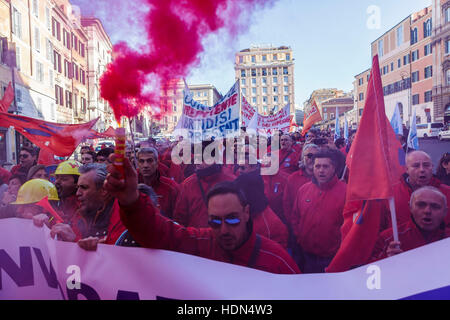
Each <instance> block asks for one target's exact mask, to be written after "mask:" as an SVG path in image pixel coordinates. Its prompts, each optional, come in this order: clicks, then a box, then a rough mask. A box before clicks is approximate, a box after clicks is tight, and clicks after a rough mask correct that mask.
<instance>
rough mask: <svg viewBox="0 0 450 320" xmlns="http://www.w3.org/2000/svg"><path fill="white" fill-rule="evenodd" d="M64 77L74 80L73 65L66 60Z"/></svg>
mask: <svg viewBox="0 0 450 320" xmlns="http://www.w3.org/2000/svg"><path fill="white" fill-rule="evenodd" d="M64 76H65V77H66V78H69V79H72V72H71V65H70V62H69V61H67V60H66V59H64Z"/></svg>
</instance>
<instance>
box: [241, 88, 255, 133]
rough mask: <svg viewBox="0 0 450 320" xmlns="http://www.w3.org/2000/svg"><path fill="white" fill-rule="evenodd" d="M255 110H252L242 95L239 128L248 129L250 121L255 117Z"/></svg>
mask: <svg viewBox="0 0 450 320" xmlns="http://www.w3.org/2000/svg"><path fill="white" fill-rule="evenodd" d="M257 114H258V113H257V110H256V109H255V108H253V107H252V106H251V105H250V103H248V101H247V99H245V97H244V95H242V103H241V122H242V124H241V126H242V127H248V125H249V124H250V122H251V120H252V119H253V118H254V117H256V115H257Z"/></svg>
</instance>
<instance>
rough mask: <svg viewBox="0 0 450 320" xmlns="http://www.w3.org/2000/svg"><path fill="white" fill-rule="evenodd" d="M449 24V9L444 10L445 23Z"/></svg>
mask: <svg viewBox="0 0 450 320" xmlns="http://www.w3.org/2000/svg"><path fill="white" fill-rule="evenodd" d="M448 22H450V7H448V8H447V9H445V23H448Z"/></svg>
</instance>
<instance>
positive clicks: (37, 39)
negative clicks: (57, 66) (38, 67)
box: [34, 27, 41, 52]
mask: <svg viewBox="0 0 450 320" xmlns="http://www.w3.org/2000/svg"><path fill="white" fill-rule="evenodd" d="M34 48H35V49H36V51H38V52H39V51H41V34H40V32H39V28H37V27H36V28H34Z"/></svg>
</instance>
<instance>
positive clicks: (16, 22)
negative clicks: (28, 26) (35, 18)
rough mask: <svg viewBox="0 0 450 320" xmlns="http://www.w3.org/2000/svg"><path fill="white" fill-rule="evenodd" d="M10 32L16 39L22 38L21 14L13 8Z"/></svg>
mask: <svg viewBox="0 0 450 320" xmlns="http://www.w3.org/2000/svg"><path fill="white" fill-rule="evenodd" d="M12 32H13V33H14V34H15V35H16V37H18V38H20V39H21V38H22V14H21V13H20V12H19V11H18V10H17V9H16V8H13V29H12Z"/></svg>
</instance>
